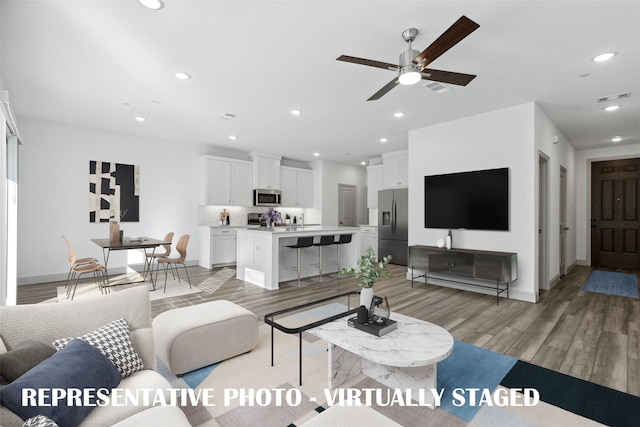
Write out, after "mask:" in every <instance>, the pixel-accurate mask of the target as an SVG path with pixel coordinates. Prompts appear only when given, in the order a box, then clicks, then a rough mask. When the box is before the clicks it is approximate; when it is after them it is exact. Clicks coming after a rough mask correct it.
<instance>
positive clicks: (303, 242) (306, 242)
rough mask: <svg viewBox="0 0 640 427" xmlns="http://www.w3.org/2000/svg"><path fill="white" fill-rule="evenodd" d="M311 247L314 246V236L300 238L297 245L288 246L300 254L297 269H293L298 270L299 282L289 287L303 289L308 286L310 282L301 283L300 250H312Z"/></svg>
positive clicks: (291, 283) (292, 283)
mask: <svg viewBox="0 0 640 427" xmlns="http://www.w3.org/2000/svg"><path fill="white" fill-rule="evenodd" d="M311 246H313V236H308V237H298V242H297V243H296V244H295V245H287V247H288V248H293V249H297V252H298V261H297V263H296V265H297V266H296V267H293V269H294V270H297V272H298V280H297V281H296V282H290V283H289V285H290V286H297V287H302V286H307V285H308V284H309V283H308V282H301V281H300V270H301V268H300V249H302V248H310V247H311Z"/></svg>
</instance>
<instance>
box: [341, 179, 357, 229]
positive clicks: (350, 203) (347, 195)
mask: <svg viewBox="0 0 640 427" xmlns="http://www.w3.org/2000/svg"><path fill="white" fill-rule="evenodd" d="M356 223H357V220H356V186H355V185H346V184H339V185H338V224H339V225H344V226H355V225H356Z"/></svg>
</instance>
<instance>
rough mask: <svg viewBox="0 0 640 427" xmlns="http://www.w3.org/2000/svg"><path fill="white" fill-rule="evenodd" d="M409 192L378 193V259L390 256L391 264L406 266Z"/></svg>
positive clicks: (400, 190) (403, 189)
mask: <svg viewBox="0 0 640 427" xmlns="http://www.w3.org/2000/svg"><path fill="white" fill-rule="evenodd" d="M408 240H409V190H408V189H406V188H400V189H396V190H380V191H378V258H380V259H382V257H384V256H386V255H391V263H392V264H400V265H407V258H408V256H407V251H408Z"/></svg>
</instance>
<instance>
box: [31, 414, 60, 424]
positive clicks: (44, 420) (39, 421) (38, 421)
mask: <svg viewBox="0 0 640 427" xmlns="http://www.w3.org/2000/svg"><path fill="white" fill-rule="evenodd" d="M22 427H59V426H58V424H56V422H55V421H53V420H52V419H51V418H48V417H45V416H44V415H38V416H35V417H31V418H29V419H28V420H27V421H25V422H24V424H22Z"/></svg>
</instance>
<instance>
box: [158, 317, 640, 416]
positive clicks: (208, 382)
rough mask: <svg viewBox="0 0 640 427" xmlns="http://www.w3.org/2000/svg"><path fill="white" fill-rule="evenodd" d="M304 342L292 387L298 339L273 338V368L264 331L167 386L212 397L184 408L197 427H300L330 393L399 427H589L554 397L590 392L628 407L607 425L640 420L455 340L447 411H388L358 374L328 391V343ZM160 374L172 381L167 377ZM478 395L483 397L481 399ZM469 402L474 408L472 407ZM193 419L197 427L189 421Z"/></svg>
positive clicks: (445, 375) (441, 367) (400, 405)
mask: <svg viewBox="0 0 640 427" xmlns="http://www.w3.org/2000/svg"><path fill="white" fill-rule="evenodd" d="M305 337H306V335H305V334H303V365H302V366H303V376H302V385H301V386H300V385H298V384H299V383H298V381H299V378H298V336H297V335H287V334H284V333H281V332H279V331H275V335H274V342H275V364H274V366H271V353H270V349H271V344H270V340H271V331H270V327H269V326H268V325H261V326H260V328H259V343H258V345H257V346H256V348H254V349H253V350H252V351H251V352H249V353H246V354H242V355H239V356H236V357H234V358H231V359H228V360H225V361H223V362H220V363H217V364H215V365H212V366H210V367H205V368H203V369H201V370H198V371H194V372H191V373H187V374H185V375H184V376H182V377H180V378H177V377H175V376H173V381H181V382H182V383H183V384H187V386H189V387H193V388H194V389H195V390H196V391H197V390H212V394H213V399H212V403H213V404H214V405H215V406H213V405H207V406H202V405H201V406H198V407H191V408H183V410H184V411H185V413H187V416H188V417H190V418H189V419H190V421H192V424H193V425H194V426H203V427H205V426H207V427H208V426H210V425H218V426H220V427H231V426H234V427H243V426H247V427H249V426H254V425H260V426H262V427H270V426H274V427H275V426H280V427H282V426H289V427H295V426H301V425H303V424H304V423H305V422H306V421H309V420H311V419H313V418H315V417H318V416H320V414H321V413H322V411H323V410H324V409H327V408H329V407H331V403H330V401H328V399H329V400H332V399H333V398H334V397H335V396H336V394H335V393H338V395H339V394H340V393H345V394H354V393H356V394H359V395H360V397H361V400H362V401H363V404H364V403H366V399H364V396H366V394H367V393H373V394H374V395H375V396H382V398H381V399H379V400H375V399H374V400H373V401H371V402H370V404H369V405H368V406H370V408H371V409H373V410H375V411H377V412H379V413H380V414H382V415H384V416H385V417H387V418H388V419H390V420H393V421H395V422H396V423H398V424H400V425H402V426H404V427H414V426H415V427H422V426H425V425H437V426H445V427H462V426H474V427H475V426H478V427H481V426H486V427H489V426H491V427H495V426H515V425H517V426H519V427H526V426H558V425H562V426H576V427H578V426H580V427H583V426H591V425H593V426H595V425H600V424H599V422H602V421H599V422H598V421H597V420H594V419H592V417H594V415H593V413H591V412H589V411H588V410H587V409H585V408H584V407H583V408H574V407H565V406H566V405H564V404H562V402H559V401H558V400H557V399H553V398H552V396H553V395H556V396H567V395H575V396H582V395H583V394H589V393H593V392H597V393H598V394H597V395H596V396H595V397H593V396H592V397H591V398H592V399H597V398H598V396H603V400H604V404H602V405H600V407H601V408H606V406H607V405H611V406H610V411H611V412H614V411H615V412H619V409H618V407H619V404H616V403H615V402H613V401H612V400H610V397H609V396H613V398H616V396H618V397H617V399H618V400H619V401H620V402H622V403H623V404H624V405H625V406H626V407H627V410H626V411H624V412H621V414H622V415H621V416H618V417H617V418H615V417H614V418H607V420H609V421H611V422H613V424H612V425H622V426H624V425H634V423H635V421H636V420H637V419H638V418H640V413H638V411H640V398H638V397H635V396H632V395H628V394H625V393H620V392H616V391H615V390H610V389H607V388H606V387H601V386H596V385H595V384H593V383H589V382H587V381H580V380H577V381H575V380H576V379H575V378H573V380H571V381H567V382H562V381H556V380H554V379H553V377H554V375H553V374H556V375H560V376H562V374H558V373H557V372H554V371H549V373H550V374H548V375H547V373H546V372H545V371H548V370H544V369H543V368H540V367H537V366H535V365H530V364H525V365H524V366H527V365H530V366H531V367H533V369H532V370H530V371H528V372H525V373H524V374H523V373H522V372H524V371H523V368H522V366H521V363H522V362H520V361H517V360H516V359H513V358H511V357H507V356H504V355H501V354H499V353H495V352H491V351H488V350H484V349H481V348H479V347H476V346H473V345H470V344H467V343H464V342H461V341H456V345H455V347H454V352H453V353H452V355H451V356H449V358H447V359H445V361H443V362H441V363H439V364H438V377H439V381H438V389H439V388H440V387H443V388H445V393H447V392H448V391H451V389H453V388H457V389H459V390H458V393H459V394H458V400H457V402H453V401H451V399H450V402H451V405H449V407H448V408H447V407H446V405H445V401H446V397H443V403H442V406H441V407H437V408H436V409H431V408H428V407H426V406H418V405H416V404H415V402H414V403H411V402H399V401H396V402H395V403H392V404H388V403H389V402H390V401H389V400H388V399H389V396H394V393H395V392H396V390H393V389H389V388H388V387H386V386H384V385H382V384H380V383H378V382H376V381H375V380H373V379H371V378H368V377H366V376H364V375H362V374H360V375H357V376H356V377H354V378H352V379H351V380H349V381H348V382H347V383H345V384H344V385H343V386H342V387H340V388H339V389H338V390H330V389H328V388H327V383H328V370H327V363H328V362H327V359H328V355H327V345H326V342H325V341H323V340H315V341H314V342H307V341H306V340H305ZM447 361H448V363H445V362H447ZM516 368H517V369H516ZM536 368H538V369H536ZM540 369H542V371H541V370H540ZM485 371H486V372H485ZM510 373H511V374H510ZM165 375H169V376H171V375H172V374H171V373H170V372H169V373H168V374H165ZM565 377H566V376H565ZM536 378H540V381H539V382H535V381H534V380H535V379H536ZM569 378H572V377H569ZM547 382H552V383H554V384H556V385H555V386H554V387H555V389H554V391H553V392H552V393H549V391H548V390H547V389H546V388H545V387H547V385H546V383H547ZM172 384H174V383H173V382H172ZM594 386H595V387H596V388H593V387H594ZM522 388H536V389H537V388H539V389H540V395H541V398H540V401H539V402H537V403H536V404H535V405H534V406H528V407H525V406H518V405H517V404H518V403H522V402H523V401H524V395H523V394H522V393H521V392H520V390H519V389H522ZM446 389H449V390H446ZM472 390H475V391H472ZM484 390H487V391H485V392H484V395H483V391H484ZM611 392H613V393H611ZM287 395H290V396H293V395H296V396H299V397H300V401H299V402H295V403H296V404H289V402H287V399H286V396H287ZM472 395H473V396H474V397H473V398H474V399H475V402H472ZM460 396H464V398H465V400H466V402H464V403H463V404H461V402H460ZM504 396H516V400H514V402H515V403H516V405H509V404H508V402H507V403H505V401H501V400H500V399H501V398H504ZM550 396H551V397H550ZM620 396H622V397H620ZM278 399H280V400H278ZM483 399H484V402H483V403H482V404H481V403H480V401H481V400H483ZM487 399H489V401H487ZM472 403H473V404H472ZM606 411H607V410H606V409H605V412H606ZM205 412H206V414H205ZM195 419H199V420H203V421H202V423H200V424H198V423H197V422H194V421H193V420H195ZM610 425H611V424H610Z"/></svg>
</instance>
